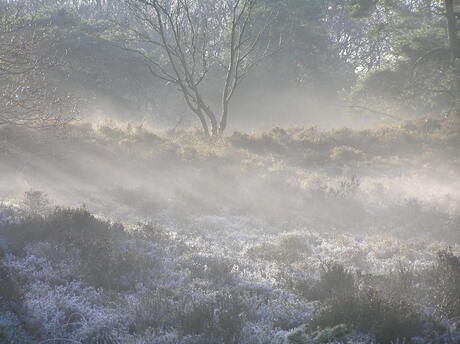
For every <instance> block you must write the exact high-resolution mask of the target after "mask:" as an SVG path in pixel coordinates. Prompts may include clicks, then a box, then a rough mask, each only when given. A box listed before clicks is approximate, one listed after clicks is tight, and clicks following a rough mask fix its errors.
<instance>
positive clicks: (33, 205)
mask: <svg viewBox="0 0 460 344" xmlns="http://www.w3.org/2000/svg"><path fill="white" fill-rule="evenodd" d="M22 203H23V206H24V208H25V210H26V212H27V213H28V214H29V215H41V214H44V213H45V212H46V211H47V210H48V209H49V206H50V201H49V200H48V198H47V196H46V194H45V193H44V192H43V191H38V190H29V191H26V192H25V193H24V199H23V201H22Z"/></svg>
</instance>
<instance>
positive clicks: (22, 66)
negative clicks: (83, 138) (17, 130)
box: [0, 1, 76, 128]
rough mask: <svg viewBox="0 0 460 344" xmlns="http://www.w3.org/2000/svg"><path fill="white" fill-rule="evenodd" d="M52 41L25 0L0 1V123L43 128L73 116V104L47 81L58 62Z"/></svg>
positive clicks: (61, 122) (58, 123) (66, 120)
mask: <svg viewBox="0 0 460 344" xmlns="http://www.w3.org/2000/svg"><path fill="white" fill-rule="evenodd" d="M52 41H53V37H50V40H49V41H48V40H47V29H46V27H43V26H40V25H38V24H37V23H36V22H35V21H34V19H33V17H31V12H29V11H28V8H27V3H26V2H22V3H21V2H9V1H0V125H2V124H12V125H18V126H26V127H33V128H45V127H50V126H56V125H61V124H64V123H67V122H68V121H70V120H71V119H73V117H74V114H75V111H76V108H75V106H74V105H73V104H72V102H70V101H69V97H68V96H67V95H66V94H64V93H63V92H61V91H60V90H58V88H57V87H55V86H53V85H52V83H51V81H50V76H49V74H50V73H51V70H52V67H53V66H56V65H58V64H59V62H58V56H57V54H55V51H53V46H52V44H51V45H50V44H48V43H49V42H52Z"/></svg>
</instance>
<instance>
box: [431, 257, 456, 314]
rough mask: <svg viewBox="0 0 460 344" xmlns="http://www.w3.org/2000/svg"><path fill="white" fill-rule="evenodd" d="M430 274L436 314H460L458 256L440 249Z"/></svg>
mask: <svg viewBox="0 0 460 344" xmlns="http://www.w3.org/2000/svg"><path fill="white" fill-rule="evenodd" d="M430 275H431V276H430V277H431V278H430V284H431V286H432V288H433V291H434V300H435V308H436V313H437V315H438V316H440V317H443V318H453V317H457V316H460V297H459V290H460V257H458V256H455V255H454V254H453V253H452V252H451V251H449V250H445V251H440V252H439V253H438V259H437V262H436V264H435V266H434V268H433V270H432V271H431V274H430Z"/></svg>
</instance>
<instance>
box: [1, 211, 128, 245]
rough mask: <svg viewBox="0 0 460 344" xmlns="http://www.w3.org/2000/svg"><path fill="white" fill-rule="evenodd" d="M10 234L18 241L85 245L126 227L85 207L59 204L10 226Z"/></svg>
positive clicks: (113, 234)
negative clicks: (106, 219) (111, 221)
mask: <svg viewBox="0 0 460 344" xmlns="http://www.w3.org/2000/svg"><path fill="white" fill-rule="evenodd" d="M6 233H7V236H8V237H9V238H10V239H12V240H14V241H15V242H16V243H17V244H20V245H24V244H26V243H30V242H39V241H50V242H55V243H61V244H73V245H76V246H78V247H85V246H86V244H87V243H89V242H91V241H93V240H98V239H100V240H106V239H108V238H111V237H115V236H117V235H121V234H122V233H123V227H122V226H120V225H112V224H110V223H108V222H105V221H102V220H99V219H97V218H96V217H94V216H93V215H91V214H90V213H89V212H88V211H87V210H85V209H83V208H77V209H68V208H56V209H55V210H54V212H53V213H51V214H47V215H44V216H32V217H28V218H26V219H24V220H23V221H22V222H20V223H18V224H12V225H10V226H8V227H7V228H6Z"/></svg>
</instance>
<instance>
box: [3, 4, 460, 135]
mask: <svg viewBox="0 0 460 344" xmlns="http://www.w3.org/2000/svg"><path fill="white" fill-rule="evenodd" d="M459 26H460V3H459V2H458V1H457V0H445V1H435V0H327V1H319V0H203V1H196V0H123V1H114V0H79V1H77V0H72V1H71V0H38V1H36V0H35V1H33V0H16V1H10V0H0V124H13V125H20V126H28V127H33V128H43V127H48V126H56V125H65V124H66V123H68V122H70V121H72V120H73V119H75V118H77V117H78V113H79V108H81V106H82V104H85V102H87V101H89V100H91V99H94V98H97V97H100V96H101V95H105V96H107V97H112V98H110V99H113V100H114V101H117V102H119V103H120V104H122V103H123V104H125V105H126V104H128V105H126V106H127V109H129V111H132V110H133V108H134V109H135V108H136V107H145V108H146V109H149V107H150V108H151V107H152V106H153V105H152V104H154V103H155V102H156V101H158V99H161V97H160V96H158V92H160V90H168V92H167V97H171V98H168V99H174V101H176V100H175V99H176V98H178V95H180V96H181V98H182V99H183V104H185V105H186V109H187V112H186V113H187V114H190V115H192V116H193V118H196V121H197V122H196V123H198V124H199V125H200V126H201V128H202V130H203V132H204V133H205V135H208V136H219V135H222V134H223V133H224V131H225V130H226V128H227V124H228V121H229V118H231V111H232V102H234V101H235V98H236V97H238V92H239V91H240V90H241V89H242V88H243V87H242V86H241V85H244V83H245V82H246V80H248V81H247V82H251V78H253V79H254V78H256V77H257V74H256V72H255V71H257V70H258V69H259V70H264V71H266V73H268V77H267V79H266V80H268V83H271V84H276V86H277V87H280V88H282V87H297V88H300V89H305V90H306V92H309V93H311V94H312V95H316V94H323V95H324V94H326V95H327V96H328V97H331V98H337V99H339V98H340V99H341V100H342V101H343V102H342V104H344V106H345V107H347V108H348V109H349V111H353V112H364V113H367V114H369V115H372V114H374V115H378V116H385V117H387V118H390V119H399V118H400V117H401V114H403V115H404V116H405V115H409V116H410V115H417V116H424V115H430V116H453V115H455V114H458V113H459V108H460V101H459V99H460V97H459V94H460V62H459V61H460V58H459V54H460V53H459V49H460V43H459V33H458V30H459ZM264 80H265V79H264ZM252 82H253V83H254V80H252ZM169 94H171V96H169ZM176 102H177V101H176ZM147 111H148V110H147ZM190 118H192V117H190Z"/></svg>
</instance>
